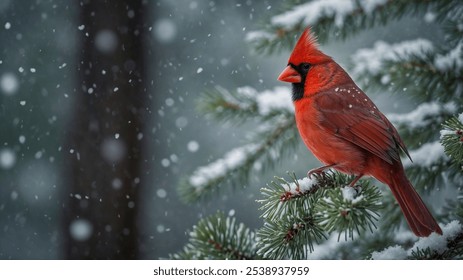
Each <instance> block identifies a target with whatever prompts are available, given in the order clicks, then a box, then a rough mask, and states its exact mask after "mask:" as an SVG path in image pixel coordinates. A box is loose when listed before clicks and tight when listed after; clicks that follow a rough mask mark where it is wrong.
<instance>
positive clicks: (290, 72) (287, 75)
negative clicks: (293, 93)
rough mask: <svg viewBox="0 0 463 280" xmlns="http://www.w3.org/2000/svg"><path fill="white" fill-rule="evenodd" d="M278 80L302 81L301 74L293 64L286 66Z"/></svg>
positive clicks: (288, 81)
mask: <svg viewBox="0 0 463 280" xmlns="http://www.w3.org/2000/svg"><path fill="white" fill-rule="evenodd" d="M278 80H280V81H282V82H287V83H300V82H301V81H302V78H301V74H299V73H298V72H297V71H296V70H295V69H294V68H293V67H292V66H291V65H288V66H286V68H285V70H283V72H281V74H280V76H278Z"/></svg>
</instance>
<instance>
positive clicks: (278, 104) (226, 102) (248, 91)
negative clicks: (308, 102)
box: [198, 86, 294, 121]
mask: <svg viewBox="0 0 463 280" xmlns="http://www.w3.org/2000/svg"><path fill="white" fill-rule="evenodd" d="M198 109H199V110H200V111H201V112H203V113H206V114H208V115H211V116H213V117H215V118H218V119H223V120H230V119H238V120H241V121H242V120H243V119H247V118H267V117H269V116H271V115H275V114H291V115H292V114H294V106H293V104H292V100H291V92H290V89H289V88H288V87H275V88H274V89H272V90H265V91H262V92H258V91H257V90H256V89H254V88H252V87H249V86H246V87H239V88H237V89H236V91H233V92H231V91H228V90H226V89H224V88H222V87H219V86H217V87H216V88H215V90H212V91H208V92H205V93H204V94H203V95H202V96H201V98H200V99H199V101H198Z"/></svg>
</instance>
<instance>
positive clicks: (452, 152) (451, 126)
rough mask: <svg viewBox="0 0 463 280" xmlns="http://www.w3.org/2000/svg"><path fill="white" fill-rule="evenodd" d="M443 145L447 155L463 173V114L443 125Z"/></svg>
mask: <svg viewBox="0 0 463 280" xmlns="http://www.w3.org/2000/svg"><path fill="white" fill-rule="evenodd" d="M443 128H444V129H443V130H441V143H442V145H443V146H444V150H445V153H446V154H447V155H448V156H449V157H450V158H451V160H452V161H453V163H455V164H456V165H458V167H459V168H460V170H462V171H463V113H461V114H460V115H459V117H458V118H457V117H453V118H451V119H449V120H448V121H446V122H445V124H443Z"/></svg>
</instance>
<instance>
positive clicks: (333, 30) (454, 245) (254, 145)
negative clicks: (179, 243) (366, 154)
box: [171, 0, 463, 259]
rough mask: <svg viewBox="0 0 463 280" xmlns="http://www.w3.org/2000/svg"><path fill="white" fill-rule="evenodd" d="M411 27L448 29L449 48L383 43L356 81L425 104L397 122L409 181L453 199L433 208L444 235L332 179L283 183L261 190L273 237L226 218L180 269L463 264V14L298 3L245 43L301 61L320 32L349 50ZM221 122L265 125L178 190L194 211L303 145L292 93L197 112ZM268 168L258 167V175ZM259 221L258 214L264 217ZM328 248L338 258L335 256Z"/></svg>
mask: <svg viewBox="0 0 463 280" xmlns="http://www.w3.org/2000/svg"><path fill="white" fill-rule="evenodd" d="M407 16H419V17H423V18H424V19H425V20H426V21H428V22H434V23H435V24H438V25H439V26H440V28H441V30H442V32H443V33H444V38H445V40H444V41H441V42H437V41H436V42H432V41H429V40H425V39H419V38H417V39H415V40H411V41H404V42H400V43H394V44H389V43H386V42H382V41H378V42H376V43H375V44H374V46H373V47H372V48H370V49H360V50H358V51H357V52H355V53H354V54H353V55H352V59H351V64H350V65H349V69H348V72H349V73H350V74H352V75H353V77H354V78H355V80H356V82H357V83H358V84H359V85H360V86H361V87H362V88H363V89H364V90H366V91H367V92H372V91H375V90H376V91H381V92H390V93H394V92H401V93H405V94H407V95H408V96H410V97H411V98H413V99H414V100H416V101H417V102H419V103H420V105H419V106H418V107H417V108H416V109H414V110H413V111H411V112H408V113H406V114H390V115H388V118H389V119H390V120H391V121H392V122H393V123H394V124H395V125H396V127H397V128H398V129H399V130H400V134H401V136H402V138H403V139H404V141H405V143H406V144H407V146H408V148H409V150H410V155H411V158H412V159H413V162H409V161H408V162H407V161H404V164H405V167H406V168H407V174H408V175H409V178H410V180H411V182H413V184H414V185H415V187H416V189H417V191H418V192H419V193H421V195H429V196H432V195H436V194H437V193H439V192H445V193H451V194H454V195H453V197H455V198H454V199H452V200H446V201H442V202H439V201H437V200H436V201H435V202H433V205H432V206H433V207H432V208H433V209H434V210H435V211H436V212H437V213H439V215H438V216H437V218H438V220H439V221H440V222H441V224H442V228H443V231H444V234H443V235H442V236H440V235H437V234H435V233H433V234H431V236H429V237H426V238H420V239H419V240H418V239H417V238H416V237H414V236H412V234H411V233H410V231H409V230H408V228H406V229H405V227H404V229H403V230H402V229H401V227H400V226H401V225H402V224H403V221H404V219H403V216H402V213H401V212H400V209H399V207H397V204H396V203H395V201H394V199H393V197H392V195H391V193H390V192H389V191H384V192H382V191H381V186H380V185H375V184H372V183H371V182H370V181H369V180H360V181H359V186H357V187H356V188H350V187H346V185H347V184H348V183H349V182H350V181H351V180H352V177H350V176H347V175H344V174H340V173H338V172H335V171H329V172H326V173H324V174H321V175H317V176H315V177H311V178H302V179H297V177H296V175H295V174H294V173H290V174H288V175H287V176H286V177H287V178H286V179H284V178H281V177H280V176H281V175H280V173H281V172H280V171H279V170H275V173H276V174H277V175H278V176H276V177H275V180H274V181H273V182H271V183H269V184H267V187H265V188H262V189H261V198H260V199H259V200H258V201H257V203H260V204H261V208H260V210H261V213H260V216H261V218H262V219H263V226H262V228H260V229H259V230H257V232H252V231H251V230H249V229H248V228H246V226H244V225H243V224H239V223H238V222H237V221H236V219H235V218H232V217H226V216H225V215H224V214H221V213H218V214H216V215H213V216H211V217H208V218H206V219H204V220H202V221H200V222H199V223H198V224H197V225H196V226H195V227H194V228H193V230H192V232H191V233H190V241H189V243H188V244H187V245H186V246H185V248H184V249H183V250H182V252H179V253H177V254H173V255H171V258H178V259H186V258H192V259H224V258H229V259H230V258H232V259H250V258H254V259H258V258H263V259H286V258H287V259H306V258H327V259H333V258H348V259H365V258H367V259H368V258H373V259H381V258H397V259H454V258H455V259H461V258H463V228H462V225H461V222H462V221H463V191H462V189H461V186H462V183H463V176H462V175H463V27H462V26H463V4H462V3H461V1H437V0H434V1H433V0H430V1H405V0H398V1H385V0H377V1H362V0H348V1H335V0H329V1H328V0H325V1H323V0H315V1H310V2H307V3H300V1H292V2H291V3H290V4H287V5H286V6H285V7H283V10H282V11H281V12H280V13H279V14H277V15H274V16H271V17H270V18H269V19H268V20H267V21H266V22H265V24H264V25H263V27H262V29H261V30H259V31H253V32H250V33H248V36H247V40H248V41H249V43H250V44H252V45H253V46H254V47H255V50H256V51H258V52H261V53H266V54H271V53H273V52H275V51H288V50H291V49H292V47H293V45H294V43H295V41H296V39H297V38H298V36H299V35H300V34H301V33H302V31H303V29H304V28H305V27H306V26H307V25H310V26H312V30H313V31H314V33H315V34H317V36H318V39H319V42H320V43H323V42H327V41H329V40H342V39H344V38H347V37H350V36H355V35H356V34H357V33H358V32H361V31H362V30H365V29H367V28H371V27H374V26H380V25H387V24H389V23H391V22H392V21H394V20H397V19H401V18H404V17H407ZM198 105H199V106H198V109H199V110H200V111H201V112H204V113H207V114H208V115H210V116H212V117H214V118H216V119H217V120H218V121H233V122H236V123H238V124H239V123H242V122H246V121H253V122H256V121H257V122H258V123H259V126H258V129H257V131H255V132H254V133H253V136H252V137H250V139H249V143H248V144H246V145H245V146H242V147H238V148H235V149H233V150H232V151H230V152H228V153H226V154H225V155H224V156H223V158H221V159H218V160H216V161H214V162H212V163H210V164H209V165H207V166H202V167H199V168H198V169H197V170H196V171H194V172H193V174H192V175H191V176H189V177H188V178H185V179H184V180H183V181H182V182H181V184H180V185H179V194H180V196H181V197H182V198H183V200H184V201H186V202H188V203H194V202H196V201H198V200H201V199H206V198H208V197H211V195H213V194H214V193H217V192H218V190H219V189H220V188H223V187H224V186H225V185H233V186H240V185H245V183H246V182H247V181H248V177H249V174H250V173H251V172H258V171H259V170H266V169H267V168H268V167H273V164H274V163H275V161H277V160H278V159H279V158H281V157H282V156H284V155H287V154H289V153H291V152H292V151H294V148H295V147H296V144H297V143H298V142H300V139H299V135H298V132H297V128H296V126H295V121H294V116H293V106H292V104H291V100H290V92H289V89H288V88H284V87H277V88H275V89H273V90H268V91H264V92H257V91H256V90H255V89H253V88H251V87H243V88H238V89H236V90H234V91H228V90H225V89H222V88H217V89H215V90H211V91H209V92H207V93H205V94H204V95H203V96H202V97H201V98H200V100H199V101H198ZM256 166H259V167H260V168H255V167H256ZM256 215H259V214H257V213H256ZM328 248H329V250H327V249H328Z"/></svg>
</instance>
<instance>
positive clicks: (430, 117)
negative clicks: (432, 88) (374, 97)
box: [387, 101, 457, 159]
mask: <svg viewBox="0 0 463 280" xmlns="http://www.w3.org/2000/svg"><path fill="white" fill-rule="evenodd" d="M456 112H457V104H455V102H453V101H451V102H448V103H440V102H436V101H432V102H426V103H422V104H420V105H418V107H417V108H416V109H414V110H412V111H411V112H408V113H404V114H388V115H387V117H388V119H389V120H390V121H391V122H392V123H393V124H394V125H395V127H396V128H397V129H399V131H400V135H401V136H402V138H403V139H406V140H407V141H406V142H407V146H408V148H409V149H410V148H418V147H420V146H421V145H423V143H428V142H430V140H436V139H437V136H438V135H437V133H436V131H439V130H440V128H441V124H442V123H443V122H444V121H445V120H447V119H449V118H450V117H451V116H452V115H454V114H455V113H456ZM412 159H413V158H412Z"/></svg>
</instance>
